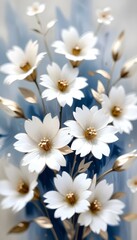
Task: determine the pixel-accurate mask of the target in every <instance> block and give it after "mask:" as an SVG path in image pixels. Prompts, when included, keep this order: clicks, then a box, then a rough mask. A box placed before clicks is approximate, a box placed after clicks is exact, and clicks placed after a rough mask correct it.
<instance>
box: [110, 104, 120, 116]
mask: <svg viewBox="0 0 137 240" xmlns="http://www.w3.org/2000/svg"><path fill="white" fill-rule="evenodd" d="M111 113H112V116H113V117H119V116H120V115H121V113H122V109H121V108H120V107H119V106H114V107H113V108H112V110H111Z"/></svg>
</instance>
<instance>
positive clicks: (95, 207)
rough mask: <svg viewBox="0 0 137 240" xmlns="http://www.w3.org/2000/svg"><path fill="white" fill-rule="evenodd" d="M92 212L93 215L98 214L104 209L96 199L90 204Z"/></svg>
mask: <svg viewBox="0 0 137 240" xmlns="http://www.w3.org/2000/svg"><path fill="white" fill-rule="evenodd" d="M89 208H90V211H91V212H92V213H93V214H96V213H97V212H99V211H100V210H101V209H102V205H101V203H100V202H99V201H98V200H97V199H95V200H94V201H93V202H92V203H91V204H90V207H89Z"/></svg>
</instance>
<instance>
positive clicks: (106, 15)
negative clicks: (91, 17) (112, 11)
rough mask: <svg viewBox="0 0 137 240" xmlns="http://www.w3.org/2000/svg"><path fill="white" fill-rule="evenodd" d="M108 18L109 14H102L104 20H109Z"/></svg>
mask: <svg viewBox="0 0 137 240" xmlns="http://www.w3.org/2000/svg"><path fill="white" fill-rule="evenodd" d="M108 16H109V14H108V13H107V12H103V13H102V14H101V17H102V18H104V19H106V18H108Z"/></svg>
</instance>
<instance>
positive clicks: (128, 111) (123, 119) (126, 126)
mask: <svg viewBox="0 0 137 240" xmlns="http://www.w3.org/2000/svg"><path fill="white" fill-rule="evenodd" d="M102 98H103V101H102V108H103V111H104V112H105V114H107V115H108V116H109V120H110V122H113V125H114V126H115V127H116V128H117V129H118V131H119V132H120V133H122V132H125V133H130V131H131V130H132V129H133V126H132V124H131V121H133V120H136V119H137V96H136V95H135V94H134V93H131V94H126V92H125V89H124V88H123V86H119V87H112V88H111V90H110V92H109V96H107V95H105V94H103V95H102Z"/></svg>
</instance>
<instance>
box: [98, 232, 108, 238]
mask: <svg viewBox="0 0 137 240" xmlns="http://www.w3.org/2000/svg"><path fill="white" fill-rule="evenodd" d="M100 236H101V237H102V238H103V239H104V240H108V233H107V232H104V231H102V230H101V231H100Z"/></svg>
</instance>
